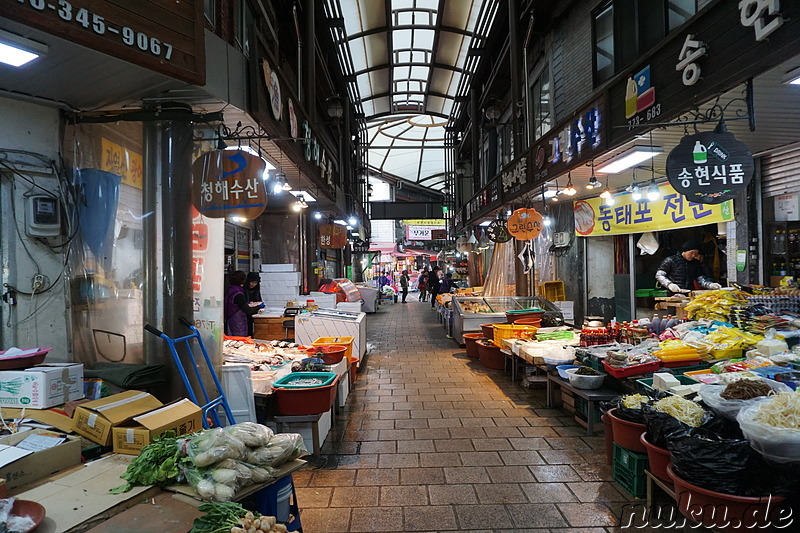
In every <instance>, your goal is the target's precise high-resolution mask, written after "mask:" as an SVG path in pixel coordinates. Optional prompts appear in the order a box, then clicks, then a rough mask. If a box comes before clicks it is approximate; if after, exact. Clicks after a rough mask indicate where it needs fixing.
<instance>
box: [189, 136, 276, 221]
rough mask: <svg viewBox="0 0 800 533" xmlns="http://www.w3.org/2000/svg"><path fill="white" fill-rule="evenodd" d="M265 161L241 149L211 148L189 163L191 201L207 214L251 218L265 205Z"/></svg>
mask: <svg viewBox="0 0 800 533" xmlns="http://www.w3.org/2000/svg"><path fill="white" fill-rule="evenodd" d="M266 168H267V164H266V162H265V161H264V160H263V159H261V158H260V157H258V156H255V155H253V154H251V153H248V152H245V151H243V150H212V151H210V152H206V153H205V154H203V155H201V156H200V157H198V158H197V159H196V160H195V162H194V163H193V164H192V203H193V204H194V206H195V207H196V208H197V210H198V211H199V212H200V213H201V214H203V215H205V216H207V217H209V218H225V217H232V216H238V217H242V218H246V219H254V218H256V217H258V216H259V215H260V214H261V213H263V212H264V209H266V207H267V191H266V189H265V188H264V171H265V170H266Z"/></svg>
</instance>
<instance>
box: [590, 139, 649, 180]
mask: <svg viewBox="0 0 800 533" xmlns="http://www.w3.org/2000/svg"><path fill="white" fill-rule="evenodd" d="M661 152H663V150H662V149H661V148H659V147H657V146H634V147H633V148H631V149H630V150H626V151H624V152H622V153H621V154H619V155H617V156H615V157H612V158H611V159H609V160H608V161H606V162H605V163H603V166H601V167H600V168H598V169H597V172H599V173H601V174H619V173H620V172H622V171H623V170H627V169H629V168H631V167H634V166H636V165H638V164H639V163H641V162H642V161H647V160H648V159H651V158H653V157H655V156H657V155H658V154H660V153H661Z"/></svg>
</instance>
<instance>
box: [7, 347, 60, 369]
mask: <svg viewBox="0 0 800 533" xmlns="http://www.w3.org/2000/svg"><path fill="white" fill-rule="evenodd" d="M50 350H52V348H37V349H36V352H35V353H32V354H27V355H17V356H14V357H8V358H6V359H0V370H14V369H16V368H28V367H29V366H34V365H38V364H40V363H41V362H42V361H44V358H45V357H47V352H49V351H50ZM4 353H5V351H2V352H0V354H4Z"/></svg>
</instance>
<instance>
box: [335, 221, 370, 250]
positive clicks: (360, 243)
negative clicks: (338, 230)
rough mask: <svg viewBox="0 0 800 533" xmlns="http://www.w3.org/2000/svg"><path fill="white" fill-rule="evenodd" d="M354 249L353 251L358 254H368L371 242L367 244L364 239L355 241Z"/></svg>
mask: <svg viewBox="0 0 800 533" xmlns="http://www.w3.org/2000/svg"><path fill="white" fill-rule="evenodd" d="M337 225H338V224H337ZM352 247H353V251H354V252H356V253H367V252H369V242H367V241H365V240H362V239H356V240H354V241H353V244H352Z"/></svg>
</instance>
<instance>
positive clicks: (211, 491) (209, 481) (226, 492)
mask: <svg viewBox="0 0 800 533" xmlns="http://www.w3.org/2000/svg"><path fill="white" fill-rule="evenodd" d="M183 474H184V476H186V482H187V483H189V485H190V486H191V487H192V488H193V489H194V490H195V491H196V492H197V495H198V496H200V498H202V499H203V500H207V501H214V502H229V501H231V500H232V499H233V497H234V495H235V494H236V491H237V490H238V489H239V488H240V485H239V484H238V483H237V471H236V470H234V469H228V468H198V467H196V466H192V465H186V466H184V468H183ZM251 477H252V476H251Z"/></svg>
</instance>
